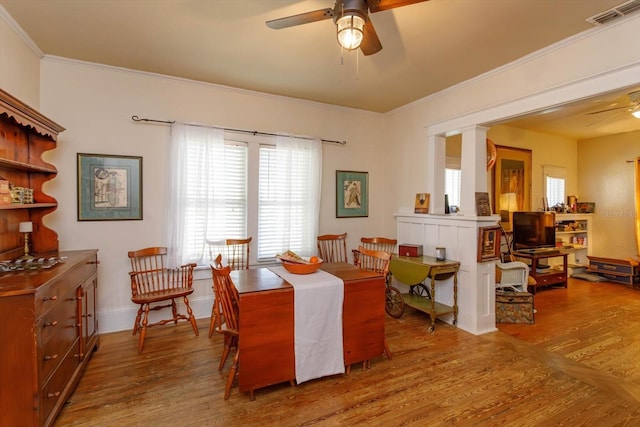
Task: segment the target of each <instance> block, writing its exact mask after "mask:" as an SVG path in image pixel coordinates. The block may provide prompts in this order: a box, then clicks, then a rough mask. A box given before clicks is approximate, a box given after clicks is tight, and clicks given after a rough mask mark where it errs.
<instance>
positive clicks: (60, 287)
mask: <svg viewBox="0 0 640 427" xmlns="http://www.w3.org/2000/svg"><path fill="white" fill-rule="evenodd" d="M96 270H97V265H96V258H95V257H89V258H87V262H81V263H79V264H78V265H77V266H76V267H74V268H73V269H72V270H70V271H69V272H68V273H67V274H65V275H62V276H61V277H59V278H58V279H57V280H54V281H53V282H51V283H49V284H48V285H47V286H43V287H41V288H40V289H38V291H37V292H36V299H35V304H36V317H40V316H41V315H42V314H44V313H46V312H47V310H50V309H51V308H52V307H53V306H54V305H55V302H56V301H58V300H59V299H60V298H61V297H62V295H65V294H67V293H69V292H71V291H72V290H73V289H75V288H76V287H77V286H78V284H79V283H80V282H82V281H83V280H84V278H85V277H87V276H88V275H90V274H91V273H93V272H95V271H96Z"/></svg>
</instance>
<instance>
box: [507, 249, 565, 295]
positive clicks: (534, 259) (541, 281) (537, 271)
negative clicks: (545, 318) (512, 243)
mask: <svg viewBox="0 0 640 427" xmlns="http://www.w3.org/2000/svg"><path fill="white" fill-rule="evenodd" d="M513 254H514V255H515V256H516V258H520V259H525V260H528V262H527V264H529V265H530V267H531V268H530V270H529V275H530V276H531V277H533V278H534V279H535V281H536V284H535V285H533V286H529V292H531V293H532V294H535V293H536V290H537V288H539V287H540V288H542V287H545V286H552V285H562V286H564V287H565V288H566V287H567V256H568V255H569V253H568V252H566V251H555V250H554V251H548V252H545V251H541V252H534V253H530V252H520V251H515V252H514V253H513ZM549 258H562V265H560V266H553V267H549V268H544V269H542V268H540V261H541V260H546V259H549ZM558 267H559V268H558Z"/></svg>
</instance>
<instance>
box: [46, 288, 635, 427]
mask: <svg viewBox="0 0 640 427" xmlns="http://www.w3.org/2000/svg"><path fill="white" fill-rule="evenodd" d="M535 306H536V309H537V313H536V317H535V324H533V325H522V324H520V325H516V324H498V327H499V329H500V331H498V332H495V333H490V334H485V335H481V336H474V335H471V334H468V333H466V332H464V331H462V330H460V329H457V328H455V327H452V326H449V325H446V324H444V323H442V322H438V323H437V324H436V331H435V333H434V334H430V333H429V332H428V331H427V328H428V322H427V316H425V315H424V314H423V313H420V312H416V311H413V310H412V309H407V311H406V312H405V314H404V316H403V317H402V318H400V319H392V318H390V317H387V319H386V335H387V342H388V344H389V346H390V348H391V351H392V352H393V359H392V360H387V359H386V358H384V357H383V356H380V357H379V358H378V359H375V360H373V361H372V363H371V369H369V370H367V371H362V370H361V369H359V367H355V366H354V367H353V369H352V371H351V374H350V375H349V376H345V375H340V376H335V377H331V378H323V379H319V380H314V381H310V382H307V383H303V384H300V385H298V386H296V387H290V386H289V385H288V384H281V385H277V386H273V387H269V388H266V389H261V390H258V391H256V400H255V401H250V400H249V397H248V395H245V394H240V393H239V392H238V389H237V387H235V386H234V388H233V390H232V393H231V398H230V399H229V400H227V401H225V400H223V398H222V397H223V393H224V385H225V377H224V375H221V374H219V373H218V371H217V364H218V361H219V358H220V355H221V353H222V336H219V335H214V337H212V338H211V339H209V338H207V336H206V334H202V333H201V334H200V336H199V337H195V336H194V335H193V331H192V330H191V327H190V325H189V324H187V323H182V324H180V325H178V326H164V327H157V328H153V329H151V330H150V332H149V334H148V335H147V339H146V341H145V349H144V352H143V353H142V354H140V355H139V354H138V352H137V339H136V338H135V337H132V336H131V333H130V332H118V333H114V334H106V335H103V336H102V337H101V347H100V349H99V350H98V351H97V352H96V353H95V354H94V356H93V358H92V360H91V361H90V362H89V365H88V368H87V371H86V373H85V375H84V377H83V378H82V380H81V381H80V384H79V385H78V388H77V390H76V391H75V393H74V394H73V395H72V397H71V398H70V400H69V401H68V403H67V405H66V406H65V408H64V409H63V411H62V413H61V414H60V416H59V417H58V420H57V421H56V424H55V426H56V427H60V426H139V425H153V426H154V427H159V426H218V425H224V426H236V425H278V426H308V425H322V426H325V425H331V426H333V425H349V426H351V425H385V426H400V425H403V426H405V425H420V426H424V425H430V426H431V425H457V426H478V425H482V426H498V425H499V426H505V425H509V426H530V425H545V426H547V425H549V426H551V425H571V426H578V425H580V426H582V425H584V426H602V425H607V426H614V425H616V426H617V425H629V426H637V425H640V364H638V363H637V362H638V360H640V328H639V326H640V323H637V322H639V321H640V290H638V288H636V289H634V288H631V287H628V286H625V285H620V284H609V283H589V282H584V281H579V280H575V281H573V280H572V281H570V283H569V287H568V288H566V289H565V288H552V289H545V290H542V291H539V292H538V293H537V294H536V296H535ZM208 322H209V319H201V320H200V321H199V327H200V328H201V331H206V330H207V328H208ZM228 369H229V362H227V366H226V367H225V371H224V373H226V372H228ZM240 369H242V366H240Z"/></svg>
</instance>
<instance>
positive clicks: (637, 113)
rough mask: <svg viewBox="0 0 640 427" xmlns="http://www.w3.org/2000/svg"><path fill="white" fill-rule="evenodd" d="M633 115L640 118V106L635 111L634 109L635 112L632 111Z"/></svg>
mask: <svg viewBox="0 0 640 427" xmlns="http://www.w3.org/2000/svg"><path fill="white" fill-rule="evenodd" d="M631 115H632V116H633V117H635V118H636V119H640V108H636V110H635V111H633V112H632V113H631Z"/></svg>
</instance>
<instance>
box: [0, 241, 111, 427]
mask: <svg viewBox="0 0 640 427" xmlns="http://www.w3.org/2000/svg"><path fill="white" fill-rule="evenodd" d="M58 255H59V256H60V257H66V258H65V259H64V261H63V262H61V263H59V264H56V265H54V266H53V267H50V268H48V269H43V270H35V271H16V272H5V273H0V355H1V356H0V426H3V427H4V426H49V425H51V424H53V421H54V420H55V417H56V415H57V414H58V412H60V409H61V408H62V405H64V403H65V401H66V400H67V398H68V397H69V396H70V394H71V393H72V392H73V389H74V388H75V386H76V385H77V383H78V381H79V379H80V377H81V375H82V372H83V371H84V369H85V367H86V365H87V363H88V361H89V357H90V356H91V354H92V352H93V351H94V350H95V349H97V347H98V344H99V335H98V317H97V311H96V302H97V301H96V296H97V285H98V280H97V263H98V261H97V251H95V250H86V251H71V252H62V253H60V254H58Z"/></svg>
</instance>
